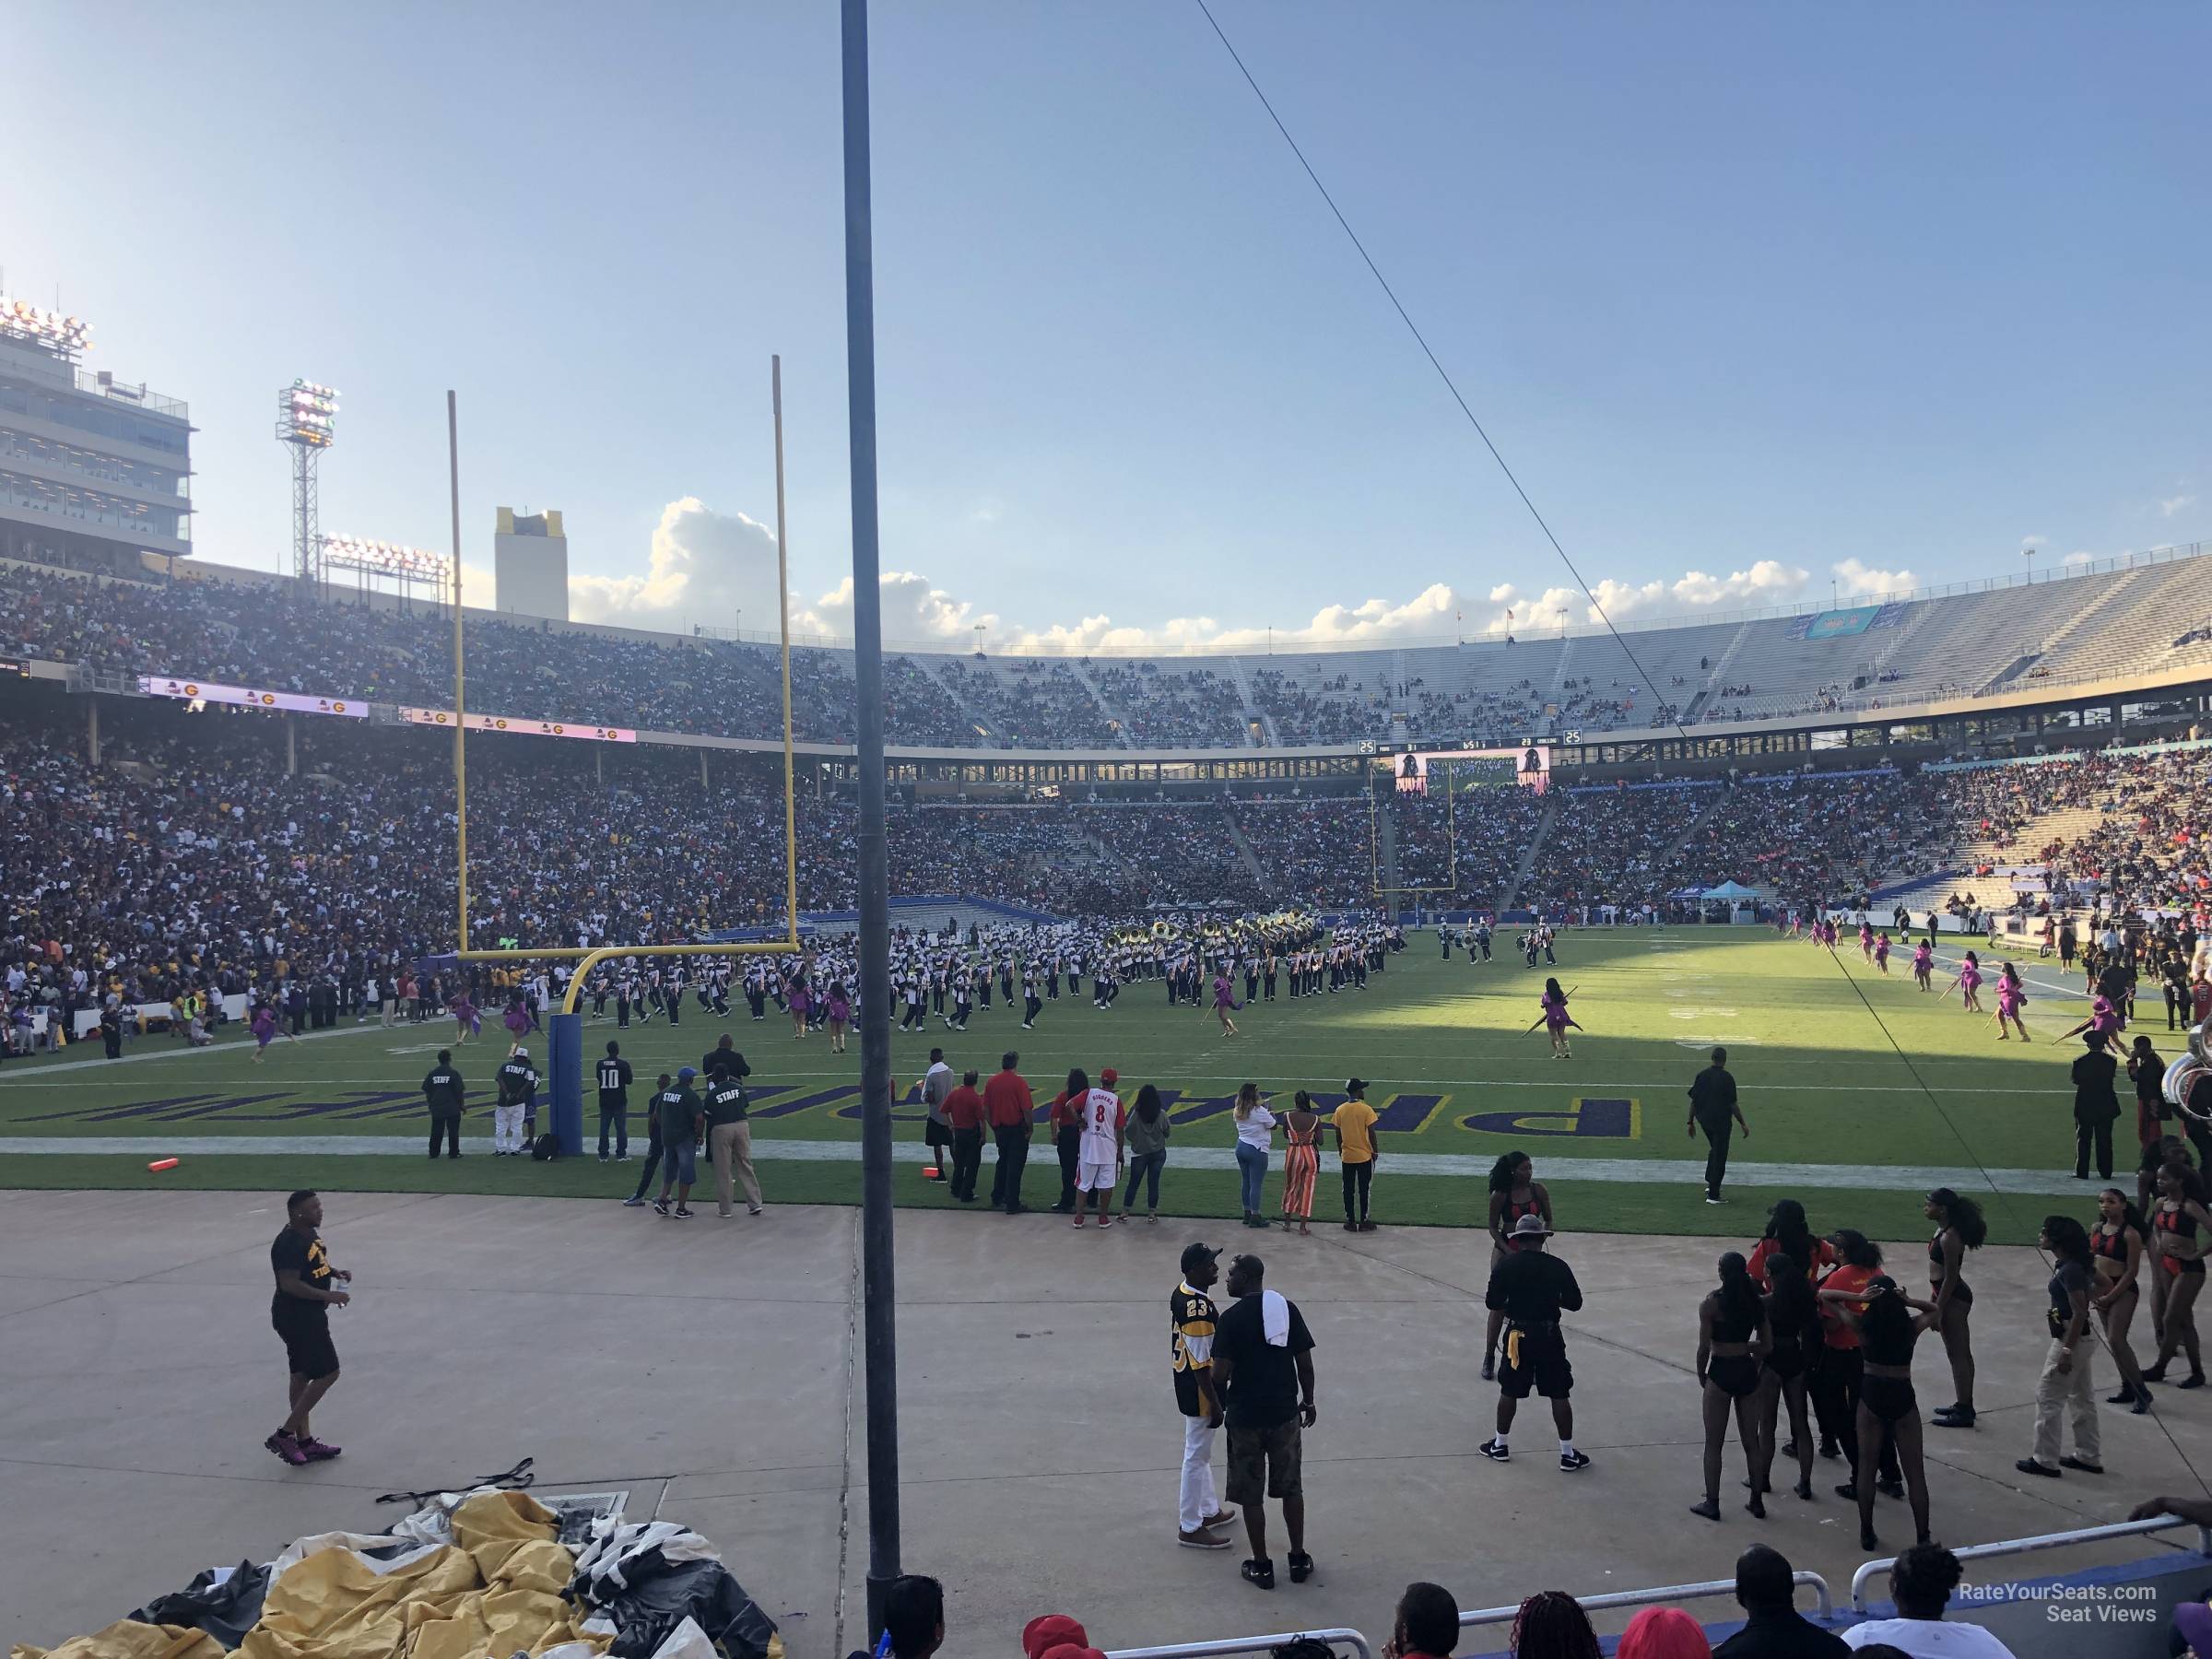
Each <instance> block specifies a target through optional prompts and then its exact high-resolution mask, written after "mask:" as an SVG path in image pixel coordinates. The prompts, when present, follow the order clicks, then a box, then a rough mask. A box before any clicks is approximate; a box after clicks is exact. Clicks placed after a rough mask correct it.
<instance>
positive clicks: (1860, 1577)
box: [1463, 1515, 2212, 1622]
mask: <svg viewBox="0 0 2212 1659" xmlns="http://www.w3.org/2000/svg"><path fill="white" fill-rule="evenodd" d="M2183 1526H2196V1523H2194V1522H2193V1521H2184V1520H2183V1519H2182V1518H2181V1517H2180V1516H2179V1515H2159V1516H2155V1517H2154V1518H2152V1519H2151V1520H2148V1521H2121V1522H2116V1523H2114V1524H2112V1525H2111V1526H2077V1527H2076V1528H2074V1529H2073V1530H2072V1531H2071V1532H2054V1533H2042V1534H2040V1535H2037V1536H2035V1537H2032V1538H2005V1539H2001V1540H1999V1541H1998V1542H1996V1543H1994V1544H1973V1545H1969V1546H1968V1547H1966V1548H1964V1549H1954V1550H1953V1551H1951V1553H1952V1554H1953V1555H1955V1556H1957V1557H1958V1558H1959V1559H1960V1560H1961V1561H1985V1560H1988V1559H1992V1558H1993V1557H1996V1556H2016V1555H2032V1554H2033V1553H2034V1552H2035V1551H2037V1550H2039V1549H2057V1548H2059V1547H2062V1546H2065V1545H2068V1544H2095V1543H2099V1542H2101V1541H2102V1540H2104V1539H2107V1538H2130V1537H2134V1536H2136V1535H2137V1534H2140V1533H2154V1532H2171V1531H2173V1530H2174V1529H2176V1528H2177V1527H2183ZM2196 1553H2197V1554H2199V1555H2201V1556H2212V1527H2206V1526H2196ZM1896 1565H1897V1558H1896V1557H1895V1556H1885V1557H1884V1558H1882V1559H1880V1560H1877V1561H1868V1562H1866V1563H1865V1564H1864V1565H1863V1566H1861V1567H1860V1568H1859V1570H1858V1571H1856V1572H1854V1573H1853V1574H1852V1575H1851V1608H1852V1611H1853V1612H1854V1613H1864V1612H1865V1611H1866V1585H1867V1583H1868V1582H1869V1581H1871V1580H1872V1579H1874V1578H1875V1577H1877V1575H1879V1574H1881V1573H1885V1572H1887V1571H1889V1570H1890V1568H1892V1567H1894V1566H1896ZM1800 1576H1802V1575H1800ZM1592 1605H1593V1604H1591V1603H1588V1602H1585V1603H1583V1606H1592ZM1463 1622H1464V1621H1463Z"/></svg>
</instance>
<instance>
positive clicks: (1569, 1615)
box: [1506, 1590, 1599, 1659]
mask: <svg viewBox="0 0 2212 1659" xmlns="http://www.w3.org/2000/svg"><path fill="white" fill-rule="evenodd" d="M1506 1651H1507V1652H1508V1653H1512V1655H1513V1659H1599V1652H1598V1646H1597V1632H1596V1631H1595V1630H1592V1629H1591V1628H1590V1615H1589V1614H1587V1613H1585V1612H1583V1604H1582V1603H1580V1602H1578V1601H1576V1600H1575V1599H1574V1597H1573V1596H1571V1595H1570V1594H1567V1592H1566V1591H1564V1590H1539V1591H1537V1592H1536V1594H1534V1595H1532V1596H1530V1597H1529V1598H1528V1599H1527V1600H1526V1601H1524V1602H1523V1603H1522V1604H1521V1611H1520V1612H1518V1613H1516V1614H1514V1615H1513V1632H1512V1636H1511V1637H1510V1638H1509V1639H1508V1641H1507V1642H1506Z"/></svg>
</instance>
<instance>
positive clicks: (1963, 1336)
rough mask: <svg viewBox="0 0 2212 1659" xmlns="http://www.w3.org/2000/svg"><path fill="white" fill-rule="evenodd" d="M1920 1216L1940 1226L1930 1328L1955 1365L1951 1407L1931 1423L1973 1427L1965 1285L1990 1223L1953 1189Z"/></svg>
mask: <svg viewBox="0 0 2212 1659" xmlns="http://www.w3.org/2000/svg"><path fill="white" fill-rule="evenodd" d="M1921 1214H1922V1215H1924V1216H1925V1217H1926V1218H1928V1219H1929V1220H1931V1221H1933V1222H1935V1237H1934V1238H1932V1239H1930V1240H1929V1241H1928V1298H1929V1301H1930V1303H1931V1305H1932V1306H1933V1307H1934V1308H1935V1312H1934V1313H1933V1314H1932V1315H1930V1317H1929V1321H1928V1324H1929V1328H1930V1329H1931V1330H1934V1331H1935V1332H1936V1333H1937V1334H1938V1335H1941V1336H1942V1338H1943V1352H1944V1357H1945V1358H1946V1359H1948V1360H1949V1361H1950V1363H1951V1390H1952V1394H1951V1404H1949V1405H1948V1406H1938V1407H1937V1408H1936V1409H1935V1411H1934V1412H1932V1413H1931V1414H1930V1420H1931V1421H1932V1422H1934V1423H1935V1425H1936V1426H1937V1427H1938V1428H1943V1429H1971V1428H1972V1427H1973V1426H1974V1344H1973V1336H1972V1333H1971V1324H1970V1322H1971V1317H1972V1313H1973V1307H1974V1288H1973V1287H1972V1286H1971V1285H1970V1284H1968V1283H1967V1282H1966V1253H1967V1252H1968V1251H1970V1250H1979V1249H1981V1248H1982V1245H1983V1241H1986V1240H1987V1239H1988V1237H1989V1223H1988V1222H1987V1221H1985V1220H1984V1219H1983V1216H1982V1207H1981V1206H1979V1205H1977V1204H1976V1203H1975V1202H1974V1201H1973V1200H1972V1199H1971V1198H1962V1197H1960V1196H1959V1194H1957V1193H1954V1192H1953V1191H1951V1189H1950V1188H1949V1187H1937V1188H1936V1189H1935V1191H1934V1192H1932V1193H1930V1194H1928V1197H1927V1203H1926V1204H1925V1205H1924V1206H1923V1207H1922V1209H1921Z"/></svg>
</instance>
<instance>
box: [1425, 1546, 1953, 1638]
mask: <svg viewBox="0 0 2212 1659" xmlns="http://www.w3.org/2000/svg"><path fill="white" fill-rule="evenodd" d="M1959 1553H1960V1554H1961V1555H1963V1554H1965V1553H1966V1552H1965V1551H1963V1550H1961V1551H1960V1552H1959ZM1860 1571H1861V1572H1864V1571H1865V1568H1861V1569H1860ZM1790 1583H1792V1584H1793V1585H1799V1586H1803V1585H1809V1586H1810V1587H1811V1589H1812V1592H1813V1598H1814V1601H1815V1603H1816V1606H1815V1607H1814V1611H1815V1612H1816V1613H1817V1614H1818V1616H1819V1617H1820V1618H1832V1617H1833V1616H1834V1614H1835V1610H1836V1604H1835V1598H1834V1597H1833V1596H1831V1595H1830V1594H1829V1590H1828V1581H1827V1580H1826V1579H1824V1578H1822V1577H1821V1576H1820V1575H1819V1574H1818V1573H1817V1572H1793V1573H1791V1574H1790ZM1734 1594H1735V1580H1734V1579H1707V1580H1706V1581H1705V1582H1704V1583H1697V1584H1657V1585H1654V1586H1653V1587H1652V1588H1651V1589H1649V1590H1617V1591H1615V1592H1613V1593H1612V1594H1608V1595H1578V1596H1576V1597H1575V1598H1574V1599H1575V1600H1576V1601H1578V1602H1580V1603H1581V1604H1582V1607H1583V1612H1585V1613H1598V1612H1602V1611H1604V1610H1605V1609H1606V1608H1607V1607H1656V1606H1671V1605H1673V1604H1674V1603H1676V1602H1685V1601H1699V1600H1701V1599H1703V1598H1704V1597H1706V1596H1711V1595H1731V1596H1732V1595H1734ZM1520 1611H1521V1604H1520V1603H1518V1602H1515V1603H1514V1604H1513V1605H1512V1606H1510V1607H1477V1608H1476V1609H1475V1611H1474V1612H1472V1613H1462V1614H1461V1615H1460V1616H1459V1628H1460V1629H1461V1630H1472V1629H1473V1628H1474V1627H1475V1626H1477V1625H1488V1624H1510V1623H1511V1622H1512V1620H1513V1618H1515V1617H1516V1616H1517V1615H1518V1614H1519V1613H1520Z"/></svg>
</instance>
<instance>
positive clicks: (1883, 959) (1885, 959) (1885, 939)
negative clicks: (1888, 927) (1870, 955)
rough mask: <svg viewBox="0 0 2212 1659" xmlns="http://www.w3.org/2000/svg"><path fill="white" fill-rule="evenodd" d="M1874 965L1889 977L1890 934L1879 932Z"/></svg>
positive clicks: (1875, 945)
mask: <svg viewBox="0 0 2212 1659" xmlns="http://www.w3.org/2000/svg"><path fill="white" fill-rule="evenodd" d="M1874 965H1875V967H1876V968H1877V969H1878V970H1879V971H1881V972H1882V974H1883V975H1884V976H1885V977H1887V976H1888V972H1889V935H1888V934H1887V933H1883V934H1879V935H1877V936H1876V938H1875V941H1874Z"/></svg>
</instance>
